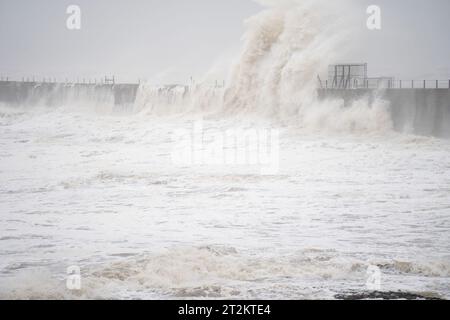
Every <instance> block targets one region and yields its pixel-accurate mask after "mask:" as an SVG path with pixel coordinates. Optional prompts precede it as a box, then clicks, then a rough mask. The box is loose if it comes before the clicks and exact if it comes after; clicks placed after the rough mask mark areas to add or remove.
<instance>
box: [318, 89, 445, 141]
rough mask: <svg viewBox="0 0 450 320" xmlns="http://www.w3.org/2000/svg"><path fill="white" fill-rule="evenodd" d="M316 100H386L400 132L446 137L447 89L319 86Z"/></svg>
mask: <svg viewBox="0 0 450 320" xmlns="http://www.w3.org/2000/svg"><path fill="white" fill-rule="evenodd" d="M318 95H319V98H320V99H343V100H344V105H346V106H348V105H350V104H351V103H352V102H353V101H355V100H358V99H362V98H368V101H369V104H370V105H372V104H373V103H374V101H376V99H377V98H380V99H383V100H387V101H389V103H390V112H391V116H392V120H393V122H394V128H395V130H397V131H400V132H408V133H415V134H419V135H427V136H436V137H443V138H450V89H384V90H372V89H319V90H318Z"/></svg>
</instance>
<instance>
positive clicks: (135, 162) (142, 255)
mask: <svg viewBox="0 0 450 320" xmlns="http://www.w3.org/2000/svg"><path fill="white" fill-rule="evenodd" d="M190 124H191V123H190V120H188V119H185V118H175V119H174V118H171V119H165V118H164V119H152V118H145V119H143V118H142V116H140V115H135V116H123V115H122V116H104V115H103V116H94V115H92V114H85V113H74V112H67V111H66V110H59V111H55V110H52V111H47V112H44V111H39V112H36V113H30V112H25V113H23V114H20V115H18V114H16V115H11V114H8V115H7V116H6V115H5V114H3V117H2V118H1V140H0V143H1V150H2V152H1V154H0V159H1V161H0V164H1V166H0V181H2V183H1V187H0V212H1V216H0V219H1V224H0V228H1V230H0V234H1V237H0V256H1V259H0V263H1V264H0V270H1V271H0V296H1V297H2V298H8V297H13V298H35V297H38V298H80V297H81V298H179V297H182V298H184V297H190V298H191V297H194V298H205V297H214V298H216V297H217V298H219V297H220V298H330V297H333V296H334V294H336V293H342V292H346V291H348V290H365V285H366V279H367V275H366V271H367V268H368V267H369V266H370V265H376V266H379V267H380V268H381V270H382V272H383V278H382V279H383V280H382V281H383V282H382V289H383V290H406V291H413V292H433V293H436V294H440V295H442V296H444V297H448V296H449V294H450V290H449V288H450V281H449V279H450V278H449V277H450V260H449V258H450V257H449V254H448V253H449V252H450V250H449V249H450V245H449V243H450V241H449V240H450V239H449V227H450V225H449V218H448V216H449V212H450V196H449V194H450V188H449V185H450V165H449V162H448V159H449V156H450V143H449V142H448V141H444V140H436V139H433V138H421V137H415V136H407V135H402V134H396V133H392V132H387V133H385V134H366V135H350V134H336V135H320V134H308V133H305V132H304V131H302V130H298V129H294V128H280V130H281V132H282V133H281V136H280V146H281V147H280V149H281V150H280V152H281V154H280V171H279V174H278V175H273V176H262V175H260V174H259V171H258V170H257V168H255V167H223V166H209V167H208V166H206V167H205V166H199V167H186V168H177V167H174V166H173V165H172V164H171V160H170V154H171V148H172V146H173V144H172V142H171V138H170V132H172V131H173V130H174V129H175V128H180V127H187V128H188V127H189V126H190ZM253 125H254V126H255V125H256V126H261V127H264V126H267V125H268V124H267V123H259V122H253ZM205 126H206V127H209V126H210V127H214V128H217V127H221V128H231V127H234V126H236V120H233V121H230V120H208V121H205ZM72 265H78V266H80V267H81V269H82V277H83V278H82V280H83V285H82V290H81V292H76V293H74V292H71V291H69V290H67V289H66V287H65V278H66V274H65V272H66V268H67V267H68V266H72Z"/></svg>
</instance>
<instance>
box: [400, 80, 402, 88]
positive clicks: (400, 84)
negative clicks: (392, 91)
mask: <svg viewBox="0 0 450 320" xmlns="http://www.w3.org/2000/svg"><path fill="white" fill-rule="evenodd" d="M400 89H402V80H400Z"/></svg>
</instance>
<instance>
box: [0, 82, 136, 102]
mask: <svg viewBox="0 0 450 320" xmlns="http://www.w3.org/2000/svg"><path fill="white" fill-rule="evenodd" d="M138 88H139V85H138V84H78V83H77V84H63V83H38V82H14V81H1V82H0V104H2V103H3V104H7V105H9V106H33V105H39V106H47V107H52V106H61V105H65V104H70V103H76V102H77V101H79V102H86V103H109V104H112V105H114V106H121V107H126V106H128V105H133V104H134V101H135V100H136V94H137V90H138Z"/></svg>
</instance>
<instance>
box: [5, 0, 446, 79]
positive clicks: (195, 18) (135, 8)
mask: <svg viewBox="0 0 450 320" xmlns="http://www.w3.org/2000/svg"><path fill="white" fill-rule="evenodd" d="M337 1H339V0H337ZM350 1H352V0H350ZM354 2H355V5H354V6H355V10H354V11H353V12H352V13H351V14H356V15H357V16H356V19H355V27H354V28H355V30H358V31H361V32H362V34H363V38H360V37H356V36H355V38H354V39H350V40H349V41H350V42H351V45H352V47H356V49H355V50H353V51H352V53H351V54H350V55H349V56H348V60H352V61H355V62H359V61H361V62H368V63H369V72H370V73H371V75H373V76H375V75H386V76H390V75H392V76H397V77H398V78H404V79H409V78H415V79H422V78H428V79H433V78H441V79H448V78H450V40H449V30H450V19H448V14H449V12H450V1H449V0H429V1H425V0H374V1H367V0H360V1H354ZM70 4H76V5H79V6H80V7H81V9H82V28H81V30H80V31H69V30H68V29H67V28H66V19H67V17H68V15H67V14H66V8H67V6H68V5H70ZM369 4H377V5H379V6H380V7H381V8H382V19H383V20H382V23H383V24H382V30H381V31H368V30H367V29H365V21H366V18H367V15H366V12H365V10H366V8H367V6H368V5H369ZM261 9H262V7H261V6H260V5H258V4H257V3H255V2H253V1H251V0H70V1H67V0H59V1H55V0H34V1H32V0H0V43H1V48H0V49H1V50H0V74H2V75H9V76H10V77H15V78H21V77H22V76H31V75H36V76H38V77H42V76H47V77H58V78H59V79H64V78H66V77H69V78H72V79H73V78H76V77H80V78H83V77H86V78H89V77H101V76H103V75H106V74H108V75H109V74H115V75H116V76H118V77H119V79H120V80H122V81H135V80H136V79H138V78H141V79H151V80H152V81H153V82H158V81H160V82H187V79H188V78H189V76H190V75H193V76H195V77H199V76H200V75H202V74H203V73H205V72H206V71H207V70H209V69H210V68H211V66H212V65H216V66H219V67H220V65H221V63H223V64H226V63H227V62H228V61H230V60H231V59H232V57H233V56H235V55H236V54H237V53H238V52H239V48H240V45H241V43H240V39H241V36H242V33H243V31H244V29H243V20H244V19H245V18H247V17H249V16H251V15H253V14H255V13H257V12H259V11H260V10H261ZM349 14H350V13H349ZM324 23H326V21H324ZM337 32H338V31H337ZM361 32H360V33H361ZM355 43H356V44H357V45H356V46H355Z"/></svg>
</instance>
